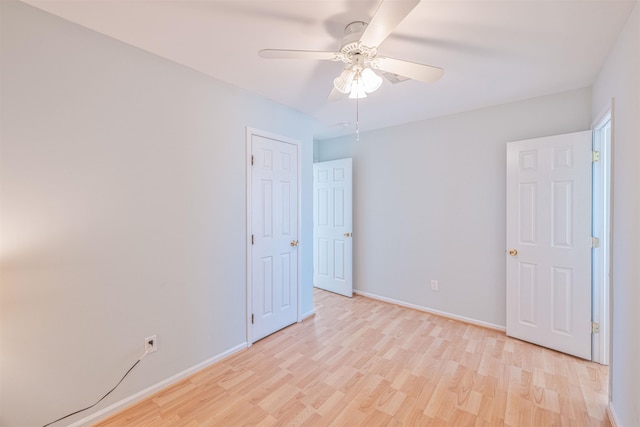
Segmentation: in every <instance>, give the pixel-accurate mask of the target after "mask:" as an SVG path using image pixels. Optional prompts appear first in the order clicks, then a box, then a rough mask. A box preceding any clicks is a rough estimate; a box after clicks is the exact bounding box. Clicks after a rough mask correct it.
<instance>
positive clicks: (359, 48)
mask: <svg viewBox="0 0 640 427" xmlns="http://www.w3.org/2000/svg"><path fill="white" fill-rule="evenodd" d="M418 3H420V0H402V1H396V0H393V1H384V0H383V1H382V2H381V3H380V5H379V6H378V9H377V10H376V12H375V14H374V15H373V18H371V21H370V22H369V23H368V24H367V23H366V22H362V21H356V22H352V23H350V24H349V25H347V26H346V28H345V35H344V37H343V39H342V43H341V45H340V49H339V50H338V51H337V52H323V51H311V50H286V49H263V50H261V51H260V52H258V55H260V56H261V57H262V58H268V59H313V60H326V61H342V62H344V63H346V64H347V67H346V68H345V69H344V71H343V72H342V73H341V74H340V75H339V76H338V77H336V78H335V79H334V81H333V90H332V92H331V95H329V99H330V100H335V99H337V98H339V97H341V96H342V94H349V98H356V99H358V98H364V97H366V96H367V93H371V92H373V91H375V90H377V89H378V88H379V87H380V85H381V84H382V78H381V77H380V76H379V75H378V74H377V73H376V72H375V71H374V70H380V71H383V72H387V73H391V74H395V75H396V76H402V77H406V78H410V79H414V80H419V81H422V82H427V83H431V82H435V81H436V80H438V79H439V78H440V77H442V75H443V74H444V70H443V69H442V68H439V67H434V66H431V65H425V64H418V63H415V62H410V61H404V60H401V59H395V58H390V57H387V56H380V55H378V46H379V45H380V44H381V43H382V42H383V41H384V40H385V39H386V38H387V37H388V36H389V35H390V34H391V32H392V31H393V30H394V29H395V28H396V27H397V26H398V25H399V24H400V23H401V22H402V21H403V20H404V18H405V17H406V16H407V15H408V14H409V13H410V12H411V11H412V10H413V9H414V8H415V7H416V6H417V5H418Z"/></svg>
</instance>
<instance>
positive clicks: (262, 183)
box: [249, 134, 299, 342]
mask: <svg viewBox="0 0 640 427" xmlns="http://www.w3.org/2000/svg"><path fill="white" fill-rule="evenodd" d="M250 138H251V155H252V165H251V166H250V168H251V170H250V176H251V190H250V191H251V194H250V198H251V200H250V204H251V208H250V217H251V218H250V233H251V236H250V239H251V248H250V261H249V262H250V280H251V286H250V289H252V300H251V304H250V306H251V307H250V309H251V314H252V316H251V334H250V335H251V342H255V341H257V340H259V339H261V338H263V337H265V336H267V335H269V334H271V333H273V332H275V331H278V330H280V329H282V328H284V327H286V326H288V325H290V324H292V323H294V322H296V321H297V316H298V173H299V172H298V147H297V145H295V144H291V143H288V142H284V141H279V140H277V139H272V138H267V137H264V136H260V135H256V134H251V135H250Z"/></svg>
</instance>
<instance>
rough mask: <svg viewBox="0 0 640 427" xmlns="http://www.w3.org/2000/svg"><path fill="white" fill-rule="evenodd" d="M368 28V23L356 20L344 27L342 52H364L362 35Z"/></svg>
mask: <svg viewBox="0 0 640 427" xmlns="http://www.w3.org/2000/svg"><path fill="white" fill-rule="evenodd" d="M366 28H367V23H366V22H362V21H355V22H352V23H350V24H349V25H347V26H346V27H345V29H344V37H343V38H342V44H341V45H340V52H342V53H345V54H355V53H362V50H361V46H360V37H362V33H364V30H365V29H366Z"/></svg>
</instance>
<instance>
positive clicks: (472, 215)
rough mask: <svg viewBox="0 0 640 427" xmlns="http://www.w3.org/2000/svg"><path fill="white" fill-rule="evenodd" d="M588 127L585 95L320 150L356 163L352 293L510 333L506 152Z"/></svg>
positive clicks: (413, 126) (332, 143)
mask: <svg viewBox="0 0 640 427" xmlns="http://www.w3.org/2000/svg"><path fill="white" fill-rule="evenodd" d="M360 114H361V115H365V114H367V112H366V111H365V110H361V111H360ZM590 120H591V91H590V89H581V90H577V91H571V92H566V93H561V94H557V95H552V96H545V97H541V98H535V99H531V100H528V101H524V102H518V103H514V104H508V105H501V106H497V107H491V108H485V109H481V110H477V111H472V112H468V113H462V114H456V115H452V116H448V117H442V118H438V119H433V120H426V121H422V122H416V123H410V124H406V125H403V126H397V127H393V128H387V129H384V130H379V131H373V132H367V133H363V134H362V135H361V138H360V142H357V143H356V142H355V139H354V137H353V136H349V137H343V138H337V139H331V140H325V141H319V142H316V145H317V147H316V151H317V153H318V154H317V157H318V161H325V160H333V159H338V158H343V157H353V159H354V160H353V162H354V287H355V288H356V289H357V290H359V291H364V292H368V293H372V294H376V295H379V296H383V297H387V298H392V299H396V300H400V301H403V302H406V303H410V304H414V305H418V306H422V307H426V308H429V309H432V310H438V311H443V312H446V313H449V314H453V315H456V316H461V317H466V318H469V319H473V320H476V321H479V322H484V323H488V324H490V325H494V326H501V327H504V325H505V185H506V184H505V173H506V172H505V169H506V166H505V156H506V154H505V153H506V145H505V144H506V143H507V142H508V141H515V140H520V139H528V138H535V137H541V136H547V135H554V134H561V133H568V132H574V131H580V130H586V129H589V126H590ZM431 279H436V280H438V281H439V284H440V291H439V292H433V291H431V289H430V281H431Z"/></svg>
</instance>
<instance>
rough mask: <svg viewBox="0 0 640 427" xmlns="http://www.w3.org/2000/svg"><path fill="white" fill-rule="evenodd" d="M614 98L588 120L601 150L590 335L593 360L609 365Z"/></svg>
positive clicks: (595, 205)
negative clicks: (605, 131)
mask: <svg viewBox="0 0 640 427" xmlns="http://www.w3.org/2000/svg"><path fill="white" fill-rule="evenodd" d="M607 122H609V123H610V131H609V136H610V138H609V143H608V144H605V145H603V141H602V139H601V138H600V135H599V133H598V132H599V131H600V130H601V129H602V128H603V126H604V124H606V123H607ZM614 124H615V119H614V100H613V98H612V99H611V100H610V102H609V103H607V105H606V106H605V107H604V108H603V109H602V111H601V112H600V114H598V115H597V116H596V118H595V120H594V121H593V123H592V124H591V129H592V132H593V150H594V151H599V152H600V161H599V162H596V163H594V167H593V184H594V185H593V219H592V222H593V236H594V237H597V238H598V239H599V240H600V247H599V249H600V250H599V251H596V250H594V251H593V255H592V271H593V274H592V294H593V305H592V321H593V322H596V323H599V325H600V332H599V333H597V334H593V335H592V360H593V361H594V362H597V363H600V364H602V365H608V364H609V360H610V356H611V301H612V300H611V273H612V271H611V266H612V256H611V254H612V251H611V247H612V245H611V239H612V238H613V234H612V221H611V218H612V214H613V198H612V188H613V186H612V178H613V173H612V167H613V158H612V153H613V143H614V138H615V135H614Z"/></svg>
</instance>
